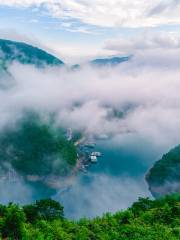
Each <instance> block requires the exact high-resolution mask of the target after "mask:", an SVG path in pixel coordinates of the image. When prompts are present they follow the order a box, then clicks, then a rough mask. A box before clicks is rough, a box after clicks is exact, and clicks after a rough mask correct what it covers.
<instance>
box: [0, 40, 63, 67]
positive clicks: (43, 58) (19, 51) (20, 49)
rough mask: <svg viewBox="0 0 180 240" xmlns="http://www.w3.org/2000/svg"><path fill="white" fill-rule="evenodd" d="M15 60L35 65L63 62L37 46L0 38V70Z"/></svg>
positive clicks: (59, 63) (55, 64) (61, 63)
mask: <svg viewBox="0 0 180 240" xmlns="http://www.w3.org/2000/svg"><path fill="white" fill-rule="evenodd" d="M15 60H16V61H18V62H20V63H22V64H33V65H35V66H37V67H43V66H45V65H52V66H57V65H58V66H59V65H63V64H64V63H63V62H62V61H61V60H59V59H58V58H56V57H55V56H53V55H52V54H49V53H47V52H45V51H43V50H41V49H39V48H37V47H33V46H31V45H28V44H26V43H22V42H15V41H10V40H4V39H0V70H2V69H6V68H7V67H8V64H10V63H12V62H13V61H15Z"/></svg>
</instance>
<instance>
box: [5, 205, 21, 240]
mask: <svg viewBox="0 0 180 240" xmlns="http://www.w3.org/2000/svg"><path fill="white" fill-rule="evenodd" d="M1 234H2V237H4V238H6V237H9V238H11V239H22V238H23V236H24V235H25V214H24V212H23V211H22V209H21V208H19V207H18V206H17V205H15V204H9V206H8V207H7V208H6V213H5V215H4V216H3V222H2V226H1Z"/></svg>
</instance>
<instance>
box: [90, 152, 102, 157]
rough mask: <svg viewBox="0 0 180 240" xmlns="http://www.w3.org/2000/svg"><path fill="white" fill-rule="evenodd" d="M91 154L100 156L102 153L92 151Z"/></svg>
mask: <svg viewBox="0 0 180 240" xmlns="http://www.w3.org/2000/svg"><path fill="white" fill-rule="evenodd" d="M91 156H96V157H101V156H102V154H101V152H92V153H91Z"/></svg>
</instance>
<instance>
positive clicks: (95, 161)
mask: <svg viewBox="0 0 180 240" xmlns="http://www.w3.org/2000/svg"><path fill="white" fill-rule="evenodd" d="M90 159H91V162H92V163H97V161H98V160H97V157H96V156H92V155H91V156H90Z"/></svg>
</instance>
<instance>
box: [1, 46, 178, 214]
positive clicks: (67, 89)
mask: <svg viewBox="0 0 180 240" xmlns="http://www.w3.org/2000/svg"><path fill="white" fill-rule="evenodd" d="M179 56H180V54H179V51H178V50H177V51H176V52H175V51H173V50H172V51H170V52H169V57H168V58H167V57H166V58H165V53H164V52H162V51H158V50H157V51H156V52H153V51H151V53H149V52H148V51H146V52H145V53H144V54H142V53H141V54H140V53H139V54H138V55H136V56H134V57H133V58H132V59H131V61H129V62H127V63H123V64H121V65H119V66H117V67H101V68H93V67H91V66H88V65H87V66H83V67H82V68H80V69H78V70H70V69H67V68H58V67H51V68H50V67H47V68H44V69H37V68H35V67H33V66H30V65H21V64H18V63H14V64H13V65H11V66H10V67H9V73H10V75H11V77H10V76H8V77H7V76H3V77H2V78H1V82H2V83H3V87H1V89H0V101H1V105H0V115H1V119H0V129H1V130H2V129H3V128H4V127H5V126H7V125H9V124H10V125H11V126H12V124H15V123H16V121H17V120H19V119H20V118H21V117H22V115H23V112H24V110H33V111H38V112H39V113H42V114H43V116H46V113H55V122H56V124H57V125H58V126H61V127H66V128H68V127H71V128H72V129H74V130H80V131H81V132H83V133H84V134H85V135H91V136H92V135H96V136H97V135H101V134H106V135H107V136H108V137H109V138H113V139H114V141H116V144H118V141H120V142H123V139H124V138H123V136H125V135H126V134H129V133H131V134H132V135H134V136H138V137H142V138H144V139H146V140H147V141H148V142H149V144H151V143H152V144H155V145H156V146H159V148H160V149H163V150H164V151H165V152H166V151H167V150H169V149H170V148H171V147H173V146H174V145H176V144H178V143H179V142H180V135H179V131H180V108H179V107H180V106H179V103H180V95H179V90H180V81H179V79H180V70H179V69H180V68H179V67H180V66H179V62H180V61H179ZM155 160H157V159H154V161H155ZM132 161H133V159H132ZM129 181H130V184H129ZM137 182H138V184H137ZM124 184H125V186H126V187H125V188H126V191H125V192H124V191H122V189H123V186H124ZM76 185H77V187H75V188H73V190H72V191H73V192H71V194H70V195H69V196H75V197H77V196H78V197H79V198H78V199H79V201H80V203H81V201H85V199H84V200H82V199H83V198H81V194H83V195H84V196H87V198H90V196H89V195H88V194H89V193H88V192H93V195H94V196H96V191H97V192H101V191H102V194H101V195H102V198H97V199H95V200H96V201H94V200H93V199H92V202H91V203H90V210H87V209H85V206H83V209H85V210H84V212H83V213H82V214H83V215H89V216H92V215H94V214H95V209H98V208H99V211H98V212H97V214H101V213H103V212H105V211H108V210H109V211H111V210H113V211H114V210H117V209H118V208H123V207H127V205H128V204H130V203H131V201H133V200H135V199H136V198H137V197H138V196H141V195H144V194H146V193H147V190H146V189H147V188H146V186H145V185H144V183H143V182H142V180H141V181H139V180H137V179H133V180H131V179H130V180H129V177H128V178H127V179H126V178H125V179H124V178H123V179H122V178H121V177H116V178H110V177H109V175H106V174H105V175H103V176H99V178H98V177H97V176H95V180H94V182H92V183H91V184H90V186H89V189H88V185H87V186H86V189H85V190H84V186H83V184H81V181H78V183H76ZM110 186H111V187H110ZM144 186H145V187H144ZM7 189H8V188H7ZM112 192H113V195H112ZM132 192H133V196H132V195H131V194H130V193H132ZM27 195H28V196H30V195H31V194H29V193H28V194H27ZM88 196H89V197H88ZM91 196H92V195H91ZM9 200H12V199H8V194H7V201H9ZM3 201H4V199H3ZM69 201H70V200H69ZM77 201H78V200H77ZM102 202H104V204H103V205H101V203H102ZM110 202H111V206H113V207H110V206H109V204H110ZM68 204H69V203H68ZM98 206H101V207H98ZM79 207H80V206H79V205H77V209H74V210H73V211H74V212H75V213H74V215H73V214H72V215H73V216H72V217H77V216H79V210H78V208H79ZM89 211H90V212H89Z"/></svg>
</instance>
